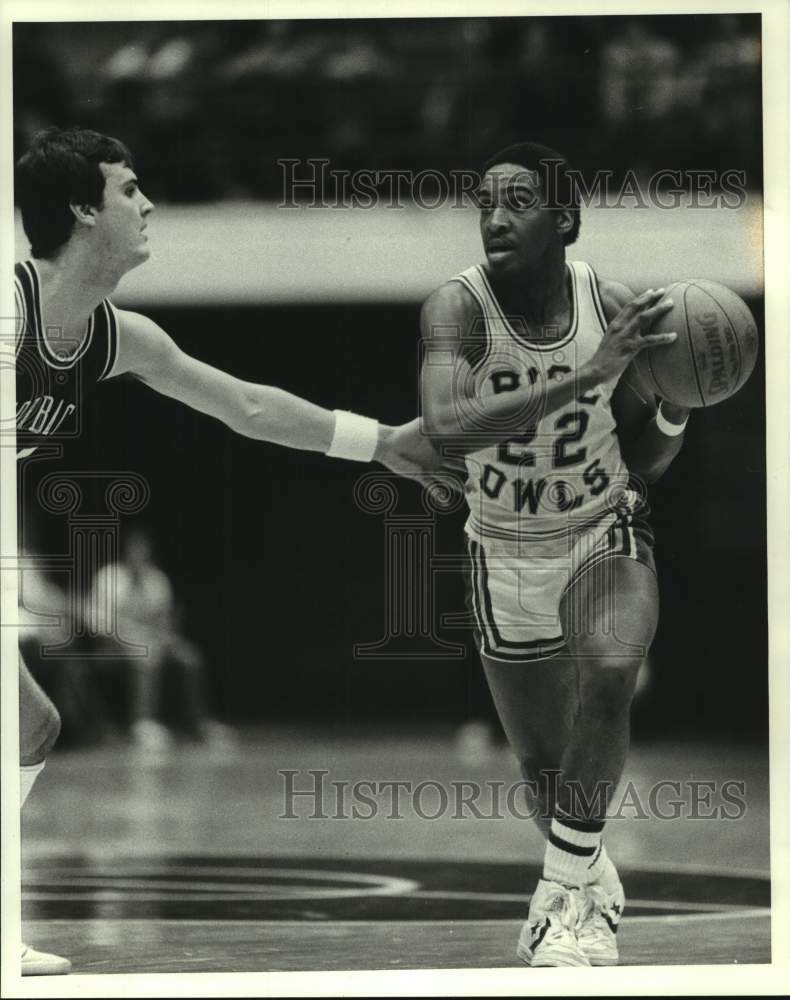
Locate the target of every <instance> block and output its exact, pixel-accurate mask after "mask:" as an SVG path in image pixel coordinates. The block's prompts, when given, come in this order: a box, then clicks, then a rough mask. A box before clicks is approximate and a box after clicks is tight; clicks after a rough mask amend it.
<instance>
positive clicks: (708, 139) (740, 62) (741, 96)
mask: <svg viewBox="0 0 790 1000" xmlns="http://www.w3.org/2000/svg"><path fill="white" fill-rule="evenodd" d="M713 25H714V27H713V32H712V37H711V38H710V41H707V42H705V43H703V44H702V45H701V46H700V48H699V50H698V53H697V58H696V60H695V62H694V63H693V66H694V76H695V77H696V78H697V80H698V86H699V94H700V100H699V115H698V118H697V121H698V133H697V143H698V144H700V145H702V146H703V148H705V149H706V151H707V159H708V162H707V163H706V164H705V166H706V167H707V168H709V169H740V170H747V171H749V172H751V173H753V174H758V173H759V172H760V169H761V163H760V160H761V156H760V151H761V146H762V120H761V114H760V111H761V109H760V100H759V95H760V39H759V37H758V36H755V35H750V34H747V33H746V32H744V31H743V30H742V28H741V25H740V20H739V18H738V15H737V14H724V15H722V16H721V17H717V18H715V19H713ZM752 183H759V180H757V178H756V177H753V178H752Z"/></svg>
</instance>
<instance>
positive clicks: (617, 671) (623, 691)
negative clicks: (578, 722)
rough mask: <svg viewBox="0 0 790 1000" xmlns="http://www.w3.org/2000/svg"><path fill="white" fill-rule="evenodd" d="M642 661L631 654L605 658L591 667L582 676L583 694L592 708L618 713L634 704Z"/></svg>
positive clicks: (586, 703)
mask: <svg viewBox="0 0 790 1000" xmlns="http://www.w3.org/2000/svg"><path fill="white" fill-rule="evenodd" d="M639 663H640V661H639V660H638V659H635V658H633V659H632V658H631V657H608V658H607V657H604V658H602V659H600V660H599V661H598V662H596V664H595V665H594V666H589V665H588V666H587V667H586V669H584V670H583V671H582V674H581V677H580V695H581V700H582V703H583V704H584V706H585V708H587V709H588V710H590V711H592V712H594V713H596V714H600V715H603V716H606V715H609V714H612V715H615V714H617V713H618V712H621V711H622V710H623V709H624V708H627V707H628V706H629V705H630V704H631V700H632V699H633V696H634V690H635V688H636V675H637V673H638V671H639Z"/></svg>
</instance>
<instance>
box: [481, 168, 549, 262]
mask: <svg viewBox="0 0 790 1000" xmlns="http://www.w3.org/2000/svg"><path fill="white" fill-rule="evenodd" d="M478 199H479V205H480V233H481V236H482V237H483V247H484V248H485V252H486V257H487V258H488V264H489V266H490V267H491V269H492V270H494V271H496V272H498V273H501V274H516V273H518V272H519V271H521V270H524V269H529V268H531V267H532V266H533V265H534V264H535V263H537V261H539V260H540V258H541V257H542V255H543V253H544V251H545V250H546V247H547V246H548V245H549V244H550V242H551V241H552V240H556V238H557V232H556V223H555V213H554V212H552V211H551V210H550V209H549V208H546V207H544V206H543V197H542V192H541V185H540V180H539V178H538V176H537V174H536V173H535V172H533V171H530V170H527V168H526V167H520V166H518V165H517V164H514V163H502V164H497V165H496V166H494V167H492V168H491V170H489V171H487V172H486V174H485V175H484V177H483V181H482V183H481V185H480V190H479V191H478Z"/></svg>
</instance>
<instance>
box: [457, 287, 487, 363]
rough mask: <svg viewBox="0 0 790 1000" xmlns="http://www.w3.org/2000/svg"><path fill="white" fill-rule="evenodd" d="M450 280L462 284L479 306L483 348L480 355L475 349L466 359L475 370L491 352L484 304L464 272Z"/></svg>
mask: <svg viewBox="0 0 790 1000" xmlns="http://www.w3.org/2000/svg"><path fill="white" fill-rule="evenodd" d="M450 281H457V282H458V283H459V284H460V285H463V287H464V288H465V289H466V290H467V291H468V292H469V293H470V294H471V295H472V296H473V298H474V300H475V302H476V303H477V304H478V306H479V307H480V314H481V316H482V318H483V324H484V326H485V349H484V350H483V353H482V355H481V356H480V357H477V356H476V355H477V353H478V352H477V351H475V352H474V356H473V357H472V358H471V359H467V360H468V361H469V366H470V368H471V369H472V371H475V370H476V369H477V368H479V367H480V366H481V365H483V364H485V362H486V361H487V360H488V357H489V355H490V354H491V333H490V331H489V329H488V319H487V310H486V304H485V302H484V301H483V298H482V296H481V295H480V292H479V291H478V290H477V289H476V288H475V286H474V285H473V284H472V282H471V281H470V280H469V278H467V276H466V275H465V274H458V275H456V276H455V277H454V278H450ZM462 343H463V341H462Z"/></svg>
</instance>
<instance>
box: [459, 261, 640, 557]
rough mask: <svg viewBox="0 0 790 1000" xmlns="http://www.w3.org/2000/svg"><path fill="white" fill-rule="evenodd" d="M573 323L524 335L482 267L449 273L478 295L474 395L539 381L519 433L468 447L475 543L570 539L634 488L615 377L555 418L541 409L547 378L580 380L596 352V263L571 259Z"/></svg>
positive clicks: (599, 330) (599, 318)
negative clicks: (619, 427) (536, 337)
mask: <svg viewBox="0 0 790 1000" xmlns="http://www.w3.org/2000/svg"><path fill="white" fill-rule="evenodd" d="M566 267H567V274H568V279H569V287H570V289H571V321H570V326H569V329H568V332H567V334H565V336H563V337H562V338H561V339H557V337H556V333H552V331H551V330H547V336H546V338H545V339H544V340H543V341H532V340H526V339H525V338H524V337H523V336H521V335H520V334H519V333H518V332H517V331H516V330H515V329H514V328H513V326H512V325H511V324H510V323H509V322H508V319H507V317H506V316H505V315H504V313H503V311H502V309H501V307H500V305H499V302H498V301H497V299H496V296H495V295H494V292H493V290H492V288H491V285H490V283H489V281H488V277H487V275H486V272H485V270H484V269H483V267H482V266H480V265H476V266H474V267H471V268H468V269H467V270H466V271H464V272H462V273H461V274H459V275H457V276H456V277H455V278H453V279H451V280H453V281H458V282H460V283H461V284H462V285H463V286H464V287H465V288H466V289H467V290H468V291H469V292H470V293H471V294H472V295H473V296H474V298H475V299H476V301H477V303H478V306H479V308H480V312H481V314H482V320H481V321H480V329H479V330H477V331H476V332H475V334H474V335H473V337H472V342H473V343H474V345H475V347H474V349H473V350H474V357H473V358H471V357H470V359H469V360H470V364H471V366H472V379H473V385H474V393H475V397H476V398H478V399H479V400H480V407H481V411H482V412H483V413H484V412H485V398H486V397H487V396H492V395H495V394H498V393H502V392H510V391H513V390H515V389H523V388H528V387H529V386H530V385H534V386H535V390H536V391H535V396H534V400H533V401H532V402H531V403H530V404H529V405H527V406H525V410H524V424H523V430H522V432H521V433H519V434H517V435H516V436H514V437H512V438H511V439H509V440H507V441H503V442H501V443H499V444H498V445H493V446H491V447H485V448H482V449H480V450H479V451H475V452H472V453H470V454H469V455H467V457H466V465H467V469H468V472H469V481H468V485H467V502H468V504H469V518H468V520H467V524H466V531H467V534H468V535H469V536H470V537H471V538H472V539H473V540H474V541H476V542H478V543H480V544H485V542H486V540H494V539H496V540H500V541H502V542H508V541H514V542H517V541H525V540H528V539H530V538H534V539H547V538H550V537H558V538H559V537H567V535H568V534H569V533H571V532H572V531H573V530H574V529H575V528H577V527H578V526H580V525H581V524H583V523H585V522H588V521H589V520H590V519H593V518H595V517H596V516H597V515H599V514H603V513H604V512H605V511H606V510H607V509H611V507H612V506H614V505H616V503H617V501H618V499H619V498H620V497H622V493H623V489H624V488H625V487H626V486H627V482H628V470H627V468H626V466H625V463H624V462H623V459H622V456H621V454H620V445H619V441H618V438H617V434H616V425H615V420H614V416H613V414H612V410H611V407H610V400H611V396H612V392H613V391H614V388H615V385H616V384H617V380H616V379H615V380H613V381H611V382H608V383H602V384H601V385H598V386H596V387H595V388H593V389H591V390H588V391H587V392H585V393H580V394H579V395H578V397H577V398H576V399H575V400H574V401H573V402H572V403H569V404H568V405H566V406H564V407H563V408H561V409H559V410H556V411H555V412H553V413H551V414H549V415H548V416H543V415H542V413H541V392H540V388H541V385H545V384H546V380H557V379H567V378H571V379H572V378H574V377H575V372H576V370H577V369H578V368H580V367H581V366H582V365H583V364H585V363H586V362H587V361H589V360H590V358H592V356H593V354H594V353H595V351H596V349H597V347H598V345H599V343H600V341H601V338H602V337H603V334H604V331H605V329H606V326H607V323H606V318H605V314H604V311H603V306H602V304H601V298H600V294H599V292H598V283H597V279H596V276H595V272H594V271H593V269H592V268H591V267H590V266H589V265H588V264H586V263H584V262H582V261H572V262H569V263H568V264H567V265H566Z"/></svg>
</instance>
